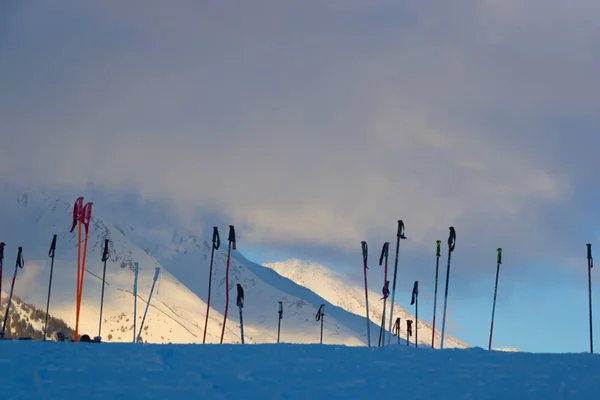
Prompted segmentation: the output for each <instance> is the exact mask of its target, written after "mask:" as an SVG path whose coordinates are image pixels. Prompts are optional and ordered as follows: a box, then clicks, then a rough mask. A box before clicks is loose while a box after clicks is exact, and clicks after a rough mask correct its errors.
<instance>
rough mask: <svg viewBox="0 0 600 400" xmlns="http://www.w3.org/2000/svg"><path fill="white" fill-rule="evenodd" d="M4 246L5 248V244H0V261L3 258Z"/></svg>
mask: <svg viewBox="0 0 600 400" xmlns="http://www.w3.org/2000/svg"><path fill="white" fill-rule="evenodd" d="M4 246H6V244H5V243H4V242H0V260H2V259H3V258H4Z"/></svg>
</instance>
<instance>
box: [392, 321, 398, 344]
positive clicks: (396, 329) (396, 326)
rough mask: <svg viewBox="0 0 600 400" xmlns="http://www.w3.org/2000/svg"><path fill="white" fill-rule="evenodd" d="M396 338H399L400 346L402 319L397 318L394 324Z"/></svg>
mask: <svg viewBox="0 0 600 400" xmlns="http://www.w3.org/2000/svg"><path fill="white" fill-rule="evenodd" d="M393 329H394V336H398V344H400V317H398V318H396V323H394V328H393Z"/></svg>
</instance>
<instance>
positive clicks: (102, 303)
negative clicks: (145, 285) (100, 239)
mask: <svg viewBox="0 0 600 400" xmlns="http://www.w3.org/2000/svg"><path fill="white" fill-rule="evenodd" d="M108 257H109V254H108V239H104V251H103V252H102V262H103V263H104V268H103V269H102V294H101V295H100V321H99V322H98V336H100V337H102V307H103V305H104V284H105V283H106V261H108Z"/></svg>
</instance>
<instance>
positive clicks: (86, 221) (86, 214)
mask: <svg viewBox="0 0 600 400" xmlns="http://www.w3.org/2000/svg"><path fill="white" fill-rule="evenodd" d="M92 205H93V203H87V204H86V205H85V206H84V207H83V210H82V211H81V215H80V217H79V218H80V221H81V223H82V224H83V226H84V227H85V240H84V243H83V258H82V261H81V276H80V278H79V282H78V289H79V292H78V297H77V320H76V321H75V331H76V332H77V331H79V315H80V312H81V297H82V295H83V277H84V275H85V261H86V258H87V245H88V233H89V228H90V221H91V219H92ZM134 333H135V332H134Z"/></svg>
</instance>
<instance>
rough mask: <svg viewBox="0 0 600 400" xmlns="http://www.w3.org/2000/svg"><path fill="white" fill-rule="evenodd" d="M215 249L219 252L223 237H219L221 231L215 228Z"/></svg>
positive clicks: (213, 240) (213, 239)
mask: <svg viewBox="0 0 600 400" xmlns="http://www.w3.org/2000/svg"><path fill="white" fill-rule="evenodd" d="M212 244H213V249H215V250H218V249H219V247H220V246H221V237H220V236H219V229H218V228H217V227H216V226H213V238H212Z"/></svg>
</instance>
